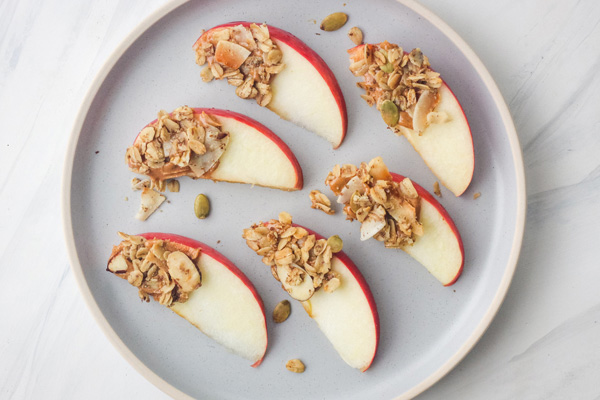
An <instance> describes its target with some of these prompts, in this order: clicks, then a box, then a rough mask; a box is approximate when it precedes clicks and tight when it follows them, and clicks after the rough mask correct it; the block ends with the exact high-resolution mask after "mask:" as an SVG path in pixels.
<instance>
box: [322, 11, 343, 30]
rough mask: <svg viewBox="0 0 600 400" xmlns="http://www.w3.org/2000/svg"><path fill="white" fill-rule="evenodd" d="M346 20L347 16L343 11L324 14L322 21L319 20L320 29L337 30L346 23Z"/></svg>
mask: <svg viewBox="0 0 600 400" xmlns="http://www.w3.org/2000/svg"><path fill="white" fill-rule="evenodd" d="M346 21H348V16H347V15H346V14H344V13H343V12H336V13H333V14H329V15H328V16H326V17H325V18H324V19H323V21H321V26H320V28H321V30H322V31H327V32H333V31H337V30H338V29H340V28H341V27H342V26H344V25H345V24H346Z"/></svg>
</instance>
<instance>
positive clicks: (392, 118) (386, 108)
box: [381, 100, 400, 126]
mask: <svg viewBox="0 0 600 400" xmlns="http://www.w3.org/2000/svg"><path fill="white" fill-rule="evenodd" d="M381 117H382V118H383V121H384V122H385V123H386V124H387V126H396V125H397V124H398V120H399V119H400V113H399V112H398V107H397V106H396V104H394V102H393V101H391V100H386V101H384V102H383V103H381Z"/></svg>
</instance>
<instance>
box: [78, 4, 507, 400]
mask: <svg viewBox="0 0 600 400" xmlns="http://www.w3.org/2000/svg"><path fill="white" fill-rule="evenodd" d="M299 4H300V3H297V2H289V3H287V2H278V1H268V0H263V1H254V2H252V3H251V5H250V3H248V2H244V1H224V0H222V1H219V2H200V1H199V2H192V3H190V4H186V5H184V6H182V7H180V8H178V9H176V10H175V11H174V12H172V13H170V14H169V15H167V16H165V17H164V18H163V19H162V20H161V21H159V22H158V23H157V24H155V25H154V26H152V27H151V28H150V29H149V30H148V31H147V32H146V33H145V34H143V35H142V37H141V38H140V39H139V40H137V41H136V42H135V43H134V44H133V45H132V46H131V47H130V48H129V50H128V51H127V52H126V53H125V55H124V57H122V59H121V60H120V61H119V62H118V63H117V64H116V66H115V68H113V70H112V72H111V73H110V74H109V76H108V78H107V79H106V81H105V82H104V84H103V85H102V87H101V89H100V91H99V93H98V94H97V96H96V98H95V100H94V101H93V104H92V107H91V109H90V110H89V113H88V115H87V118H86V120H85V123H84V126H83V130H82V133H81V137H80V139H79V143H78V146H77V153H76V158H75V163H74V167H73V181H72V195H71V200H72V219H73V228H74V232H75V240H76V243H75V244H76V248H77V253H78V255H79V259H80V262H81V264H82V266H83V270H84V274H85V277H86V279H87V282H88V285H89V287H90V289H91V291H92V293H93V295H94V298H95V301H96V302H97V303H98V305H99V306H100V308H101V310H102V312H103V313H104V315H105V317H106V318H107V320H108V322H109V323H110V324H111V325H112V327H113V329H114V330H115V331H116V333H117V334H118V335H119V336H120V337H121V339H122V340H123V341H124V343H125V344H126V345H127V346H128V347H129V348H130V349H131V350H132V351H133V353H135V355H136V356H137V357H138V358H139V359H140V360H141V361H142V362H143V363H145V364H146V365H147V366H148V367H149V368H150V369H152V370H153V371H154V372H155V373H156V374H158V375H159V376H161V377H162V378H164V379H165V380H166V381H167V382H169V383H170V384H172V385H174V386H175V387H176V388H178V389H180V390H182V391H184V392H185V393H188V394H190V395H192V396H194V397H204V398H217V397H222V398H230V399H240V398H286V399H306V398H329V397H334V398H344V399H350V398H361V399H362V398H386V397H392V396H395V395H400V394H401V393H403V392H405V391H406V390H409V389H410V388H412V387H414V386H415V385H416V384H418V383H419V382H421V381H422V380H423V379H425V378H427V377H428V376H429V375H431V374H432V373H433V372H434V371H436V370H437V369H438V368H439V367H440V366H442V365H443V364H444V363H445V362H446V361H447V360H448V359H449V358H450V357H451V356H452V355H453V354H454V353H455V352H456V351H457V350H458V349H459V348H460V347H461V346H462V345H463V344H464V343H465V341H466V340H467V338H468V337H469V336H470V335H471V333H472V332H473V330H474V328H475V327H476V326H477V324H478V323H479V321H480V320H481V318H482V316H483V315H484V313H485V311H486V310H487V308H488V307H489V305H490V303H491V301H492V298H493V296H494V294H495V293H496V290H497V288H498V285H499V282H500V279H501V277H502V276H503V274H504V272H505V268H506V263H507V259H508V254H509V251H510V248H511V244H512V237H513V232H514V228H515V218H516V217H515V212H516V211H515V208H516V196H517V194H516V185H515V178H514V177H515V171H514V167H513V160H512V157H513V155H512V154H511V151H510V148H509V144H508V139H507V136H506V131H505V127H504V126H503V124H502V121H501V119H500V115H499V112H498V109H497V107H496V105H495V103H494V102H493V100H492V97H491V95H490V94H489V92H488V90H487V88H486V87H485V86H484V84H483V83H482V81H481V79H480V77H479V76H478V75H477V74H476V72H475V70H474V69H473V67H472V66H471V64H470V63H469V62H468V61H467V59H466V58H465V57H464V55H463V54H462V52H461V51H460V50H459V49H458V48H457V47H456V46H455V45H454V44H453V43H452V42H451V41H450V40H449V39H447V38H446V36H445V35H444V34H443V33H441V32H440V31H439V30H438V29H437V28H436V27H434V26H433V25H431V24H430V23H429V22H427V21H426V20H424V19H423V18H421V17H420V16H419V15H417V14H415V13H414V12H412V11H411V10H410V9H408V8H406V7H405V6H403V5H401V4H398V3H395V2H393V1H371V2H368V3H365V2H358V1H356V2H348V1H346V4H345V5H343V3H342V2H341V1H340V2H338V3H329V2H328V3H327V7H325V6H324V5H323V2H318V1H316V0H306V1H304V2H302V3H301V6H300V5H299ZM367 4H368V6H367ZM335 11H344V12H346V13H348V15H349V22H348V24H347V25H346V26H345V27H344V28H342V29H341V30H339V31H337V32H330V33H327V32H322V31H320V30H319V28H318V24H319V22H320V20H321V19H322V18H323V17H324V16H326V15H328V14H330V13H332V12H335ZM234 20H249V21H261V22H262V21H266V22H267V23H269V24H272V25H274V26H277V27H280V28H283V29H286V30H288V31H290V32H291V33H293V34H294V35H296V36H298V37H299V38H300V39H301V40H303V41H304V42H306V43H307V44H308V45H309V46H310V47H312V48H313V49H314V50H315V51H317V52H318V53H319V54H320V55H321V56H322V57H323V58H324V59H325V61H326V62H327V63H328V64H329V66H330V68H331V69H332V70H333V72H334V74H335V75H336V77H337V79H338V81H339V83H340V85H341V87H342V91H343V92H344V95H345V98H346V104H347V107H348V117H349V121H348V122H349V130H348V134H347V136H346V139H345V141H344V143H343V144H342V146H341V147H340V148H339V149H338V150H335V151H334V150H332V149H331V146H330V145H329V144H328V143H327V142H325V141H324V140H323V139H321V138H319V137H317V136H316V135H314V134H312V133H309V132H306V131H304V130H303V129H301V128H299V127H297V126H294V125H292V124H290V123H288V122H286V121H284V120H281V119H279V117H277V116H276V115H275V114H273V113H271V112H270V111H268V110H266V109H261V108H260V107H258V106H257V105H256V104H255V102H254V101H244V100H242V99H239V98H238V97H237V96H236V95H235V93H234V88H233V87H232V86H229V85H227V83H226V82H224V81H219V82H211V83H209V84H207V83H203V82H202V81H201V78H200V70H201V68H200V67H199V66H197V65H196V64H195V63H194V53H193V51H192V48H191V47H192V44H193V43H194V41H195V40H196V38H197V37H198V36H199V35H200V33H201V30H202V29H203V28H204V29H208V28H210V27H211V26H214V25H217V24H220V23H224V22H228V21H234ZM355 25H357V26H359V27H361V28H362V29H363V32H364V34H365V41H368V42H380V41H383V40H385V39H387V40H389V41H394V42H398V43H399V44H400V45H401V46H403V47H404V48H405V49H408V50H410V49H412V48H413V47H420V48H421V49H422V50H423V51H424V53H425V54H426V55H427V56H428V57H429V59H430V61H431V64H432V66H433V68H434V69H435V70H437V71H439V72H441V74H442V77H443V78H444V79H445V80H446V81H447V82H448V84H449V85H450V87H451V88H452V89H453V90H454V92H455V94H456V95H457V97H458V99H459V100H460V102H461V103H462V105H463V107H464V110H465V113H466V115H467V118H468V119H469V122H470V124H471V128H472V131H473V137H474V144H475V155H476V157H475V163H476V169H475V175H474V179H473V182H472V184H471V186H470V188H469V189H468V190H467V192H466V193H465V194H464V195H463V196H462V197H460V198H455V197H454V196H453V195H452V194H451V193H450V192H449V191H448V190H445V189H443V190H442V192H443V197H442V198H441V199H440V202H441V203H442V205H443V206H444V207H445V208H446V209H447V210H448V211H449V213H450V215H452V217H453V218H454V221H455V222H456V225H457V226H458V228H459V230H460V232H461V234H462V237H463V241H464V245H465V252H466V262H465V269H464V273H463V274H462V276H461V278H460V279H459V280H458V282H457V283H456V284H455V285H454V286H451V287H443V286H442V285H441V284H440V283H439V282H438V281H437V280H435V279H434V278H433V277H432V276H430V275H429V274H428V273H427V271H426V270H425V268H423V267H422V266H420V265H419V264H418V263H417V262H416V261H414V260H413V259H411V258H410V257H409V256H408V255H407V254H405V253H403V252H402V251H400V250H384V249H383V244H382V243H380V242H377V241H375V240H369V241H367V242H360V241H359V233H358V230H359V224H358V222H354V223H350V222H348V221H345V219H344V215H343V214H342V212H341V209H340V208H339V207H338V209H337V213H336V215H334V216H328V215H325V214H324V213H322V212H320V211H317V210H313V209H310V207H309V205H310V201H309V198H308V193H309V192H310V191H311V190H312V189H320V190H322V191H323V192H324V193H326V194H328V195H330V192H329V191H328V189H327V188H326V187H325V185H324V183H323V181H324V179H325V176H326V175H327V173H328V171H329V170H330V169H331V168H332V167H333V166H334V165H335V164H336V163H354V164H358V163H360V162H361V161H368V160H370V159H371V158H373V157H375V156H382V157H383V159H384V160H385V162H386V163H387V165H388V166H389V167H390V169H391V170H392V171H394V172H398V173H401V174H404V175H406V176H409V177H411V178H412V179H413V180H415V181H416V182H418V183H420V184H421V185H422V186H423V187H425V188H426V189H428V190H431V189H432V187H433V183H434V182H435V180H436V179H435V177H434V176H433V175H432V173H431V172H430V171H429V170H428V168H427V167H426V166H425V165H424V163H423V161H422V160H421V159H420V157H419V156H418V155H417V154H416V153H415V152H414V151H413V149H412V148H411V146H410V145H409V144H408V142H407V141H406V140H404V139H403V138H398V137H396V136H395V135H393V134H392V133H391V132H390V131H388V130H386V127H385V124H384V123H383V122H382V120H381V117H380V115H379V113H378V112H377V110H376V109H375V108H369V107H368V106H367V105H366V103H365V102H364V101H363V100H362V99H361V98H360V97H359V95H360V94H361V91H360V89H358V88H357V87H356V86H355V82H356V81H357V78H355V77H354V76H352V75H351V73H350V72H349V71H348V60H347V54H346V50H347V49H348V48H350V47H351V46H352V42H351V41H350V40H349V39H348V38H347V37H346V33H347V31H348V29H349V28H350V27H352V26H355ZM180 105H189V106H192V107H217V108H224V109H230V110H233V111H237V112H241V113H243V114H246V115H248V116H250V117H252V118H254V119H256V120H258V121H259V122H261V123H263V124H265V125H266V126H267V127H269V128H271V129H272V130H273V131H274V132H275V133H276V134H278V135H279V136H280V137H281V138H282V139H283V140H284V141H285V142H286V143H287V144H288V145H289V146H290V147H291V149H292V150H293V151H294V153H295V154H296V156H297V158H298V160H299V162H300V164H301V166H302V169H303V171H304V182H305V184H304V189H303V190H302V191H299V192H292V193H287V192H282V191H278V190H273V189H265V188H260V187H251V186H249V185H240V184H228V183H213V182H210V181H204V180H200V181H192V180H190V179H181V180H180V183H181V192H180V193H166V196H167V198H168V200H169V203H168V204H167V203H165V204H163V206H162V207H161V208H160V211H158V212H156V213H155V214H154V215H153V216H151V217H150V219H149V220H148V221H146V222H139V221H137V220H135V219H134V218H133V216H134V214H135V213H136V210H137V208H138V206H139V196H140V194H139V192H132V191H131V189H130V180H131V178H132V177H133V176H134V174H133V173H131V172H129V170H128V168H127V166H126V165H125V162H124V155H125V149H126V148H127V146H128V145H130V144H131V143H132V141H133V139H134V137H135V136H136V134H137V133H138V131H139V130H140V129H141V128H142V127H143V126H144V125H145V124H146V123H147V122H149V121H151V120H153V119H154V118H155V116H156V113H157V111H158V110H160V109H165V110H172V109H174V108H175V107H178V106H180ZM475 192H481V197H480V198H478V199H477V200H473V194H474V193H475ZM198 193H205V194H206V195H207V196H209V197H210V199H211V201H212V211H211V215H210V217H209V218H208V219H206V220H202V221H200V220H197V219H196V218H195V217H194V214H193V201H194V197H195V196H196V195H197V194H198ZM330 197H331V196H330ZM126 198H128V200H126ZM283 210H285V211H288V212H290V213H291V214H292V215H293V216H294V221H295V222H297V223H300V224H302V225H305V226H308V227H310V228H312V229H314V230H315V231H317V232H319V233H321V234H322V235H324V236H329V235H333V234H338V235H340V236H341V237H342V238H343V240H344V251H345V252H346V253H347V254H348V255H349V256H350V257H351V258H352V259H353V260H354V262H355V263H356V264H357V266H358V267H359V268H360V270H361V271H362V273H363V274H364V276H365V277H366V279H367V281H368V282H369V284H370V286H371V289H372V291H373V294H374V296H375V300H376V302H377V305H378V309H379V315H380V320H381V340H380V344H379V351H378V354H377V357H376V359H375V362H374V363H373V365H372V367H371V368H370V369H369V370H368V371H367V372H366V373H360V372H359V371H357V370H353V369H351V368H350V367H348V366H347V365H346V364H345V363H344V362H343V361H342V360H341V358H340V357H339V356H338V355H337V353H336V352H335V350H334V349H333V347H332V346H331V345H330V344H329V342H328V341H327V339H326V338H325V337H324V336H323V335H322V334H321V332H320V331H319V329H318V327H317V326H316V324H315V323H314V322H313V321H311V320H310V318H309V317H308V316H307V315H306V313H305V312H304V310H303V309H302V307H301V305H300V304H299V303H293V308H292V315H291V317H290V319H288V320H287V321H286V322H285V323H283V324H280V325H277V326H275V324H273V323H271V319H270V313H271V311H272V310H273V307H274V306H275V304H277V303H278V302H279V301H280V300H282V299H284V298H287V295H286V293H284V292H283V291H282V290H281V289H280V287H279V285H278V284H277V283H276V282H275V280H274V279H273V278H272V276H271V273H270V271H269V268H268V267H266V266H265V265H263V264H262V263H261V261H260V257H258V256H256V255H255V254H254V252H253V251H251V250H250V249H249V248H248V247H247V246H246V244H245V242H244V240H243V239H242V238H241V234H242V229H243V228H245V227H248V226H249V225H250V224H251V223H253V222H257V221H261V220H267V219H269V218H276V216H277V214H278V213H279V212H280V211H283ZM117 231H125V232H129V233H139V232H145V231H162V232H172V233H177V234H181V235H184V236H189V237H191V238H194V239H197V240H200V241H202V242H204V243H206V244H208V245H210V246H213V247H214V248H216V249H217V250H218V251H220V252H222V253H223V254H224V255H225V256H226V257H228V258H229V259H230V260H232V261H233V262H234V263H235V264H236V265H237V266H238V267H239V268H240V269H242V270H243V271H244V273H245V274H246V275H248V277H249V278H250V279H251V280H252V282H253V283H254V284H255V286H256V287H257V289H258V291H259V293H260V294H261V296H262V298H263V300H264V303H265V311H266V313H267V318H268V322H269V348H268V352H267V354H266V357H265V359H264V362H263V363H262V365H261V366H260V367H259V368H256V369H254V368H250V363H249V362H247V361H246V360H243V359H241V358H239V357H237V356H235V355H232V354H230V353H228V352H227V351H226V350H225V349H223V348H221V347H220V346H219V345H216V344H215V343H213V342H212V341H211V340H210V339H208V338H207V337H205V336H204V335H203V334H202V333H200V332H199V331H198V330H196V328H194V327H192V326H191V325H190V324H188V323H187V322H186V321H185V320H183V319H181V318H179V317H178V316H176V315H175V314H174V313H172V312H171V311H170V310H168V309H166V308H165V307H163V306H160V305H159V304H157V303H155V302H151V303H150V304H143V303H141V302H140V301H139V299H138V296H137V290H136V289H135V288H133V287H132V286H130V285H129V284H128V283H127V282H126V281H123V280H121V279H117V278H116V277H114V276H112V274H110V273H107V272H105V266H106V260H107V257H108V255H109V254H110V251H111V246H112V245H114V244H116V243H118V242H119V238H118V236H117V234H116V232H117ZM291 358H300V359H302V360H303V361H304V363H305V364H306V367H307V368H306V372H305V373H303V374H301V375H299V374H293V373H290V372H288V371H287V370H286V369H285V363H286V361H287V360H289V359H291ZM367 394H369V395H368V396H367Z"/></svg>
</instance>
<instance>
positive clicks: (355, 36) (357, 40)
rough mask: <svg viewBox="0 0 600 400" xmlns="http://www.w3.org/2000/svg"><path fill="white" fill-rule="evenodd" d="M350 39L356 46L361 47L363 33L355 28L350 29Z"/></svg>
mask: <svg viewBox="0 0 600 400" xmlns="http://www.w3.org/2000/svg"><path fill="white" fill-rule="evenodd" d="M348 37H349V38H350V40H352V42H354V44H355V45H357V46H358V45H359V44H362V42H363V33H362V31H361V30H360V29H359V28H358V27H356V26H354V27H352V28H350V31H349V32H348Z"/></svg>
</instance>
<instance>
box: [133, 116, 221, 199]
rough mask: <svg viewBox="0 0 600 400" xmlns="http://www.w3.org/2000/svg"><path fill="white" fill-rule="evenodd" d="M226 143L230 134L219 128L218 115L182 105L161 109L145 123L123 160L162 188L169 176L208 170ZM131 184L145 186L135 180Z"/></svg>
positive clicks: (197, 176) (142, 182)
mask: <svg viewBox="0 0 600 400" xmlns="http://www.w3.org/2000/svg"><path fill="white" fill-rule="evenodd" d="M228 143H229V134H228V133H227V132H223V131H222V130H221V124H220V122H219V121H218V120H217V119H215V118H214V117H213V116H211V115H208V114H206V113H205V112H202V113H201V114H195V113H194V110H193V109H192V108H190V107H188V106H183V107H179V108H177V109H176V110H175V111H173V112H172V113H171V114H169V113H167V112H165V111H160V112H159V113H158V119H157V120H156V121H155V122H154V123H152V124H150V125H148V126H147V127H145V128H144V129H143V130H142V131H141V132H140V135H139V137H138V139H136V141H135V143H134V145H133V146H131V147H129V148H128V149H127V152H126V154H125V161H126V162H127V164H128V165H129V168H130V169H131V170H132V171H133V172H137V173H140V174H144V175H147V176H149V177H150V179H151V181H152V182H151V187H152V188H157V189H158V190H159V191H161V192H163V191H165V189H166V187H167V185H166V184H165V181H166V180H168V179H172V178H176V177H179V176H183V175H188V176H191V177H192V178H199V177H203V176H205V175H208V174H210V172H211V171H212V170H214V169H215V168H216V167H217V166H218V162H219V158H220V157H221V155H222V154H223V152H224V151H225V149H226V147H227V144H228ZM132 187H133V188H134V189H138V188H139V189H141V188H143V187H148V186H147V184H146V183H145V181H139V180H137V181H134V182H132Z"/></svg>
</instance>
